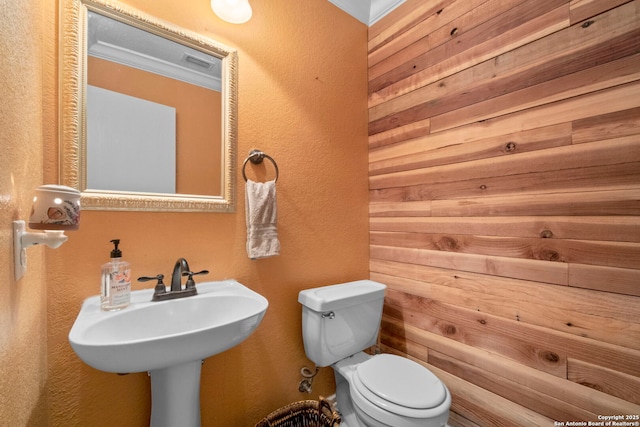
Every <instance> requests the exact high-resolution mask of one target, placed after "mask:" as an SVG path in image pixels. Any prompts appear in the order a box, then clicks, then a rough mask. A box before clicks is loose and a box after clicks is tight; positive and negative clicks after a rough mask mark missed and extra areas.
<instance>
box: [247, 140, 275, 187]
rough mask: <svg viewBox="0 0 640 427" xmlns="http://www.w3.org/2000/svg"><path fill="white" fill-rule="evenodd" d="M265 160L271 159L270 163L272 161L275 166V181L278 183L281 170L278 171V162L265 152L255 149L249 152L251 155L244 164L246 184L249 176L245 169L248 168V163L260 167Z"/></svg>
mask: <svg viewBox="0 0 640 427" xmlns="http://www.w3.org/2000/svg"><path fill="white" fill-rule="evenodd" d="M264 159H269V161H271V163H272V164H273V167H274V169H275V171H276V177H275V179H274V181H278V177H279V176H280V170H279V169H278V164H277V163H276V161H275V160H273V157H271V156H270V155H268V154H267V153H265V152H264V151H262V150H258V149H257V148H254V149H253V150H251V151H250V152H249V155H248V156H247V158H246V159H244V163H242V177H243V178H244V182H247V174H246V172H245V169H246V167H247V162H249V161H250V162H251V163H253V164H254V165H259V164H260V163H262V162H263V161H264Z"/></svg>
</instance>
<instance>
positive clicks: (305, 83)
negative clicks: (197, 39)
mask: <svg viewBox="0 0 640 427" xmlns="http://www.w3.org/2000/svg"><path fill="white" fill-rule="evenodd" d="M126 3H128V4H130V5H132V6H134V7H137V8H138V9H141V10H144V11H145V12H147V13H150V14H152V15H154V16H157V17H159V18H161V19H165V20H168V21H171V22H174V23H176V24H177V25H180V26H182V27H185V28H187V29H190V30H193V31H197V32H199V33H202V34H204V35H206V36H209V37H212V38H215V39H217V40H219V41H220V42H222V43H224V44H227V45H229V46H232V47H235V48H237V49H238V52H239V70H240V72H239V97H240V102H239V126H238V127H239V129H238V130H239V138H238V139H239V144H238V145H239V146H238V158H237V161H236V167H237V168H238V169H237V174H236V175H237V177H238V191H237V199H238V204H237V212H236V213H235V214H204V213H184V214H181V213H140V212H98V211H85V212H83V213H82V225H81V229H80V230H79V231H78V232H75V233H74V234H73V235H72V236H71V239H70V241H69V242H68V243H66V244H65V245H64V246H63V247H62V248H60V249H59V250H56V251H52V252H51V254H52V255H51V257H49V258H48V259H47V266H48V269H49V273H50V274H49V295H50V298H49V306H48V315H49V324H48V327H49V353H48V355H49V367H50V378H51V380H50V390H51V394H50V401H51V417H52V418H51V425H61V426H62V425H64V426H86V425H91V426H101V425H104V426H112V425H119V426H141V425H145V423H147V422H148V417H149V404H150V402H149V380H148V378H147V375H146V374H142V373H141V374H131V375H127V376H117V375H114V374H107V373H102V372H99V371H97V370H94V369H92V368H90V367H88V366H87V365H85V364H84V363H83V362H81V361H80V360H79V359H78V358H77V357H76V356H75V354H74V353H73V351H72V350H71V348H70V347H69V344H68V341H67V334H68V332H69V329H70V328H71V326H72V323H73V321H74V319H75V317H76V314H77V312H78V310H79V308H80V304H81V303H82V300H83V299H84V298H86V297H88V296H91V295H95V294H96V293H98V287H99V286H98V285H99V272H100V265H101V264H102V263H103V262H105V261H106V260H107V257H108V254H109V240H110V239H113V238H120V239H121V240H122V245H121V246H122V249H123V252H124V257H125V259H127V260H128V261H130V262H131V263H132V266H133V270H134V275H135V276H139V275H149V274H157V273H164V274H165V275H168V274H170V271H171V268H172V267H173V263H174V262H175V260H176V259H177V258H178V257H181V256H184V257H186V258H187V259H188V260H189V263H190V265H191V266H192V267H193V268H195V269H201V268H207V269H209V270H210V271H211V273H210V275H209V276H208V279H211V280H217V279H224V278H236V279H238V280H239V281H240V282H242V283H244V284H246V285H247V286H249V287H250V288H252V289H254V290H255V291H257V292H259V293H261V294H263V295H264V296H266V297H267V299H268V300H269V303H270V306H269V309H268V311H267V314H266V317H265V319H264V320H263V323H262V324H261V325H260V327H259V328H258V330H257V332H256V333H255V334H254V335H252V336H251V337H250V338H249V339H248V340H247V341H245V342H244V343H242V344H241V345H240V346H238V347H236V348H234V349H232V350H230V351H228V352H226V353H223V354H221V355H218V356H214V357H212V358H210V359H207V361H206V362H205V364H204V367H203V374H202V420H203V426H250V425H253V424H254V423H255V422H256V421H257V420H258V419H259V418H261V417H262V416H264V415H266V413H268V412H270V411H271V410H273V409H275V408H277V407H279V406H282V405H284V404H286V403H289V402H291V401H295V400H300V399H306V398H309V397H310V396H311V397H313V396H317V395H318V394H321V393H323V394H330V393H333V377H332V372H331V371H330V370H329V369H324V370H323V371H322V373H321V375H320V377H319V378H318V380H317V381H316V384H314V385H315V388H314V393H313V394H312V395H307V394H301V393H299V392H298V390H297V388H298V382H299V381H300V379H301V377H300V374H299V370H300V368H301V367H302V366H304V365H310V362H309V361H308V360H307V359H306V357H305V355H304V350H303V347H302V339H301V331H300V322H301V315H300V306H299V304H298V303H297V294H298V292H299V290H301V289H304V288H307V287H312V286H320V285H326V284H331V283H335V282H341V281H347V280H355V279H361V278H365V277H367V275H368V231H367V230H368V223H367V221H368V216H367V202H368V194H367V187H368V185H367V128H366V126H367V110H366V108H367V106H366V96H367V77H366V60H367V59H366V37H367V28H366V26H364V25H363V24H361V23H359V22H357V21H356V20H355V19H353V18H351V17H349V16H348V15H346V14H345V13H344V12H342V11H340V10H339V9H337V8H336V7H335V6H333V5H332V4H331V3H329V2H327V1H326V0H308V1H304V2H298V1H286V2H285V1H266V0H252V1H251V4H252V6H253V10H254V17H253V19H252V20H251V21H250V22H249V23H247V24H244V25H240V26H236V25H232V24H227V23H224V22H222V21H220V20H219V19H218V18H217V17H216V16H215V15H214V14H213V13H212V11H211V9H210V7H209V2H208V1H201V2H189V6H188V7H185V6H184V3H181V2H176V1H174V0H153V1H151V0H128V1H127V2H126ZM256 147H257V148H260V149H262V150H264V151H265V152H266V153H268V154H269V155H271V156H273V158H274V159H275V160H276V161H277V162H278V166H279V167H280V179H279V180H278V226H279V236H280V241H281V245H282V251H281V255H280V256H278V257H274V258H270V259H264V260H258V261H251V260H249V259H248V258H247V256H246V253H245V249H244V246H245V237H246V233H245V224H244V222H245V219H244V182H243V181H242V176H241V171H240V166H241V165H242V162H243V160H244V158H245V157H246V156H247V154H248V153H249V151H250V150H251V149H252V148H256ZM52 164H55V156H47V157H46V158H45V170H55V167H51V165H52ZM250 169H251V170H249V169H248V173H252V172H255V171H259V168H257V167H253V166H252V167H250ZM270 174H272V171H271V170H270V169H267V171H266V176H267V177H270V176H272V175H270ZM258 176H261V175H258ZM134 286H135V287H137V288H140V287H141V286H140V285H139V284H138V283H135V285H134ZM176 351H180V349H176Z"/></svg>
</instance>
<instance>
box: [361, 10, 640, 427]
mask: <svg viewBox="0 0 640 427" xmlns="http://www.w3.org/2000/svg"><path fill="white" fill-rule="evenodd" d="M369 130H370V137H369V172H370V178H369V183H370V240H371V246H370V250H371V278H372V279H374V280H378V281H380V282H383V283H386V284H387V285H388V286H389V289H388V292H387V297H386V302H385V311H384V317H383V326H382V334H381V341H382V345H383V349H385V350H388V351H391V352H397V353H400V354H403V355H408V356H409V357H411V358H414V359H415V360H417V361H419V362H421V363H424V364H425V365H426V366H428V367H430V369H432V370H433V371H434V372H435V373H436V374H437V375H439V376H440V378H442V379H443V380H444V381H445V383H446V384H447V385H448V387H449V388H450V390H451V391H452V394H453V404H452V411H453V412H452V415H451V421H450V423H451V424H452V425H458V426H514V425H526V426H534V425H554V421H559V422H567V421H583V420H584V421H587V420H591V421H598V416H599V415H639V414H640V0H635V1H629V0H573V1H568V0H535V1H534V0H407V1H406V2H405V3H403V4H402V5H401V6H400V7H399V8H398V9H396V10H395V11H394V12H392V13H391V14H390V15H388V16H387V17H386V18H384V19H383V20H381V21H380V22H378V23H376V24H375V25H374V26H372V27H371V28H370V32H369ZM633 421H638V420H637V419H635V420H633Z"/></svg>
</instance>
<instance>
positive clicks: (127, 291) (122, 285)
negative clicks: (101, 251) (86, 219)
mask: <svg viewBox="0 0 640 427" xmlns="http://www.w3.org/2000/svg"><path fill="white" fill-rule="evenodd" d="M111 243H113V246H114V248H113V250H112V251H111V260H110V261H109V262H107V263H106V264H103V265H102V285H101V292H100V308H101V309H102V310H105V311H113V310H120V309H122V308H125V307H126V306H128V305H129V303H130V301H131V265H130V264H129V263H128V262H127V261H124V260H123V259H122V251H121V250H120V249H118V245H119V244H120V239H113V240H111Z"/></svg>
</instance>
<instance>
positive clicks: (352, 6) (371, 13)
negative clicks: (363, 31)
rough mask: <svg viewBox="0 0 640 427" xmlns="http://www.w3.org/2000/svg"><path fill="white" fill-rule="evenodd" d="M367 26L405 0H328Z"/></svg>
mask: <svg viewBox="0 0 640 427" xmlns="http://www.w3.org/2000/svg"><path fill="white" fill-rule="evenodd" d="M329 1H330V2H331V3H333V4H334V5H336V6H338V7H339V8H340V9H342V10H344V11H345V12H347V13H348V14H349V15H351V16H353V17H354V18H356V19H357V20H358V21H360V22H364V23H365V24H367V25H368V26H371V25H373V24H374V23H376V22H377V21H378V20H379V19H380V18H382V17H383V16H385V15H386V14H388V13H389V12H391V11H392V10H393V9H395V8H396V7H398V6H400V5H401V4H402V3H404V2H405V0H329Z"/></svg>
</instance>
